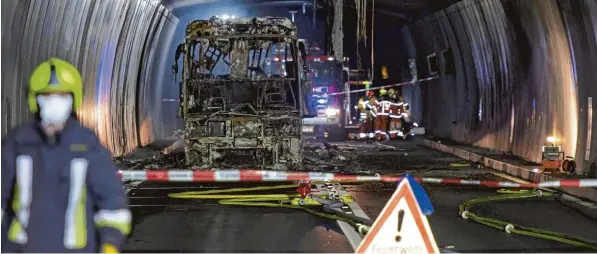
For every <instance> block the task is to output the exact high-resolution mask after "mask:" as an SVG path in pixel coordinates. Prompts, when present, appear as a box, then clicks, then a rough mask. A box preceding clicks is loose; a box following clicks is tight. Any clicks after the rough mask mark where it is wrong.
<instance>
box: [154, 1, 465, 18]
mask: <svg viewBox="0 0 597 254" xmlns="http://www.w3.org/2000/svg"><path fill="white" fill-rule="evenodd" d="M317 1H321V0H317ZM369 1H370V0H369ZM459 1H461V0H375V4H376V6H375V11H376V13H380V14H382V15H383V14H387V15H390V16H394V17H398V18H401V19H406V20H410V21H412V20H417V19H420V18H421V17H424V16H426V15H429V14H431V13H433V12H435V11H437V10H440V9H443V8H446V7H448V6H450V5H451V4H454V3H457V2H459ZM213 2H222V4H225V5H255V4H268V3H269V5H268V6H273V5H279V6H284V5H288V6H292V5H301V4H302V3H305V2H306V3H308V4H311V3H312V2H313V1H312V0H307V1H300V0H299V1H293V0H163V1H162V3H163V4H164V5H166V6H167V7H169V8H172V9H174V10H175V12H177V13H179V14H180V15H185V14H188V13H187V12H185V10H184V9H188V8H187V7H190V6H194V5H198V4H206V3H213ZM344 5H345V6H346V7H352V8H354V7H355V1H354V0H345V1H344Z"/></svg>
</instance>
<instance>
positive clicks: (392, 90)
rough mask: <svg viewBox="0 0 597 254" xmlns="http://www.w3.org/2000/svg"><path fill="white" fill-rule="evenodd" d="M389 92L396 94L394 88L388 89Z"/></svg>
mask: <svg viewBox="0 0 597 254" xmlns="http://www.w3.org/2000/svg"><path fill="white" fill-rule="evenodd" d="M388 93H389V94H396V90H394V88H390V90H388Z"/></svg>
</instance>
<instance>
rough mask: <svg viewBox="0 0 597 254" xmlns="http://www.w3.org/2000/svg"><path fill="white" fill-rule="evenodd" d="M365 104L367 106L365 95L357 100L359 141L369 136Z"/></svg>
mask: <svg viewBox="0 0 597 254" xmlns="http://www.w3.org/2000/svg"><path fill="white" fill-rule="evenodd" d="M367 104H369V98H368V97H367V94H365V96H363V97H361V98H360V99H359V104H358V106H357V109H358V110H359V132H360V133H359V139H366V138H367V137H368V136H369V128H368V127H369V125H370V123H369V112H368V110H369V109H368V107H367Z"/></svg>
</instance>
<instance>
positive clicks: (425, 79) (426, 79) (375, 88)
mask: <svg viewBox="0 0 597 254" xmlns="http://www.w3.org/2000/svg"><path fill="white" fill-rule="evenodd" d="M437 78H438V77H429V78H424V79H418V80H416V81H408V82H402V83H397V84H392V85H385V86H378V87H372V88H369V89H358V90H352V91H350V92H337V93H330V94H328V95H339V94H347V93H358V92H366V91H373V90H379V89H382V88H390V87H398V86H403V85H407V84H413V83H417V82H425V81H429V80H434V79H437Z"/></svg>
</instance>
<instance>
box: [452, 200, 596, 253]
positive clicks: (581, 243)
mask: <svg viewBox="0 0 597 254" xmlns="http://www.w3.org/2000/svg"><path fill="white" fill-rule="evenodd" d="M498 193H501V194H502V195H498V196H492V197H484V198H476V199H472V200H469V201H466V202H464V203H462V204H460V206H459V214H460V215H461V216H462V217H463V218H465V219H470V220H472V221H475V222H477V223H480V224H483V225H486V226H488V227H492V228H495V229H498V230H506V232H508V233H515V234H519V235H525V236H531V237H536V238H541V239H545V240H551V241H556V242H561V243H565V244H569V245H572V246H576V247H582V248H588V249H592V250H597V242H595V241H592V240H588V239H584V238H580V237H575V236H569V235H566V234H562V233H557V232H552V231H549V230H545V229H539V228H531V227H525V226H522V225H517V224H514V223H509V222H505V221H500V220H496V219H493V218H487V217H481V216H479V215H476V214H474V213H472V212H470V211H469V209H470V208H471V207H472V206H473V205H475V204H478V203H483V202H489V201H496V200H507V199H520V198H534V197H540V196H551V195H552V193H551V192H546V191H541V190H508V189H503V190H498Z"/></svg>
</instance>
